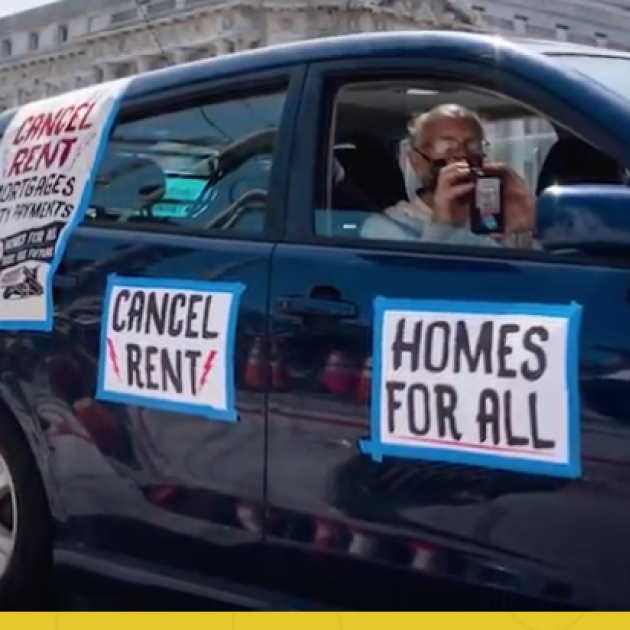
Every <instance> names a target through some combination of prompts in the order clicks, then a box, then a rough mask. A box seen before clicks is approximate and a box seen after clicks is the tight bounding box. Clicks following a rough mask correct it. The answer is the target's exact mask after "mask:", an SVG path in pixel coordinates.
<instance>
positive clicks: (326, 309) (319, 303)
mask: <svg viewBox="0 0 630 630" xmlns="http://www.w3.org/2000/svg"><path fill="white" fill-rule="evenodd" d="M278 302H279V308H280V311H282V313H284V314H285V315H324V316H326V317H334V318H335V319H355V318H356V317H358V315H359V307H358V306H357V305H356V304H354V303H353V302H347V301H345V300H323V299H317V298H310V297H284V298H280V299H279V300H278Z"/></svg>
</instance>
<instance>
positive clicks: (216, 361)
mask: <svg viewBox="0 0 630 630" xmlns="http://www.w3.org/2000/svg"><path fill="white" fill-rule="evenodd" d="M243 289H244V287H243V286H242V285H240V284H235V283H224V282H217V283H213V282H204V281H193V280H183V279H182V280H179V279H172V278H163V279H160V278H124V277H120V276H115V275H114V276H111V277H110V278H109V282H108V286H107V291H106V294H105V299H104V305H103V323H102V330H101V351H100V357H99V377H98V390H97V395H96V397H97V398H100V399H102V400H109V401H112V402H120V403H127V404H130V405H136V406H141V407H151V408H154V409H162V410H165V411H175V412H180V413H189V414H197V415H205V416H207V417H208V418H210V419H212V420H225V421H230V422H235V421H236V420H237V413H236V407H235V401H234V344H235V335H236V321H237V317H238V308H239V301H240V297H241V293H242V291H243Z"/></svg>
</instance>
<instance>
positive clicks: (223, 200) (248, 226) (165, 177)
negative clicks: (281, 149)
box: [86, 90, 285, 233]
mask: <svg viewBox="0 0 630 630" xmlns="http://www.w3.org/2000/svg"><path fill="white" fill-rule="evenodd" d="M284 102H285V92H284V91H276V90H274V91H272V92H265V93H259V94H256V95H251V94H247V95H244V96H243V97H240V98H230V99H229V100H225V101H219V102H216V101H214V102H212V103H209V104H205V105H197V106H195V107H191V108H186V109H181V110H176V111H172V112H168V113H164V114H160V115H153V116H150V117H147V118H141V119H139V120H133V121H131V122H123V123H121V124H118V125H117V126H116V127H115V128H114V131H113V133H112V135H111V138H110V141H109V144H108V146H107V149H106V151H105V155H104V157H103V161H102V163H101V165H100V167H99V172H98V174H97V177H96V181H95V188H94V193H93V195H92V199H91V204H90V208H89V210H88V212H87V216H86V220H87V221H92V222H93V221H99V222H116V223H128V222H131V223H139V222H140V223H143V224H146V225H165V226H174V227H180V228H184V229H195V230H221V231H227V230H229V231H237V232H245V233H261V232H263V231H264V229H265V223H266V199H267V193H268V188H269V177H270V173H271V168H272V165H273V155H274V147H275V138H276V132H277V129H278V126H279V124H280V121H281V118H282V111H283V107H284Z"/></svg>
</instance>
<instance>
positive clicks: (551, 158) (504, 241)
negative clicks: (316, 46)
mask: <svg viewBox="0 0 630 630" xmlns="http://www.w3.org/2000/svg"><path fill="white" fill-rule="evenodd" d="M333 103H334V105H333V111H332V112H331V113H330V121H331V122H332V124H333V133H332V134H331V135H330V137H331V138H332V142H331V143H330V144H329V145H328V146H327V147H326V148H325V150H323V151H322V156H321V158H320V159H321V160H322V161H324V162H325V163H326V165H325V166H323V167H322V169H320V170H319V172H320V173H324V176H323V177H322V181H319V182H317V186H316V187H317V190H318V193H317V199H316V202H315V211H314V231H315V233H316V234H317V235H318V236H320V237H322V236H323V237H328V238H344V239H348V238H350V239H361V240H362V243H363V244H364V245H370V244H374V245H377V244H376V242H375V241H388V242H391V241H396V242H399V243H405V244H407V245H410V244H412V243H431V244H442V245H453V246H462V245H464V246H474V247H483V248H497V247H519V248H522V247H526V248H528V249H535V250H542V249H544V242H543V241H542V238H543V237H542V233H541V232H540V231H539V230H538V225H539V221H538V220H539V217H538V215H537V210H536V208H537V205H536V200H537V197H538V196H539V195H540V194H541V193H542V192H543V191H544V190H545V189H546V188H548V187H549V186H551V185H554V184H576V183H577V184H579V183H589V184H590V183H621V179H620V176H621V169H620V165H619V164H618V163H617V162H615V161H614V160H611V159H610V158H608V157H606V156H604V155H603V154H601V153H599V152H598V151H597V149H596V148H594V147H591V146H590V145H588V144H586V143H585V142H584V141H583V140H581V139H579V138H577V137H573V136H570V134H568V133H567V132H562V137H559V136H558V135H557V133H556V125H555V123H552V122H551V121H550V120H547V119H545V118H544V117H541V116H540V115H534V114H533V112H531V111H530V110H529V109H528V108H527V107H525V106H524V105H522V104H521V103H517V102H515V101H513V100H512V99H508V98H507V97H501V96H498V95H497V94H495V93H487V92H483V91H481V90H478V89H476V88H471V87H468V86H462V85H457V84H454V83H453V84H450V83H446V82H440V83H437V82H433V83H431V82H428V81H424V82H423V81H420V80H419V81H414V80H413V79H410V80H405V81H401V80H398V79H396V80H393V81H384V80H374V81H372V82H366V83H362V84H359V83H357V84H348V85H345V86H343V87H342V88H341V89H339V90H338V91H337V92H336V98H335V99H334V101H333ZM436 108H442V109H441V110H440V112H441V113H440V114H439V118H440V121H441V122H440V123H439V124H438V126H437V127H436V123H435V120H436V119H435V112H436V111H437V110H436ZM444 112H446V113H444ZM449 112H450V113H449ZM427 114H431V115H432V116H434V117H433V118H432V119H431V120H432V122H431V124H429V123H427V124H426V125H425V124H424V123H423V122H422V121H424V120H425V116H426V115H427ZM458 118H462V120H463V123H462V124H464V128H465V129H464V131H462V130H461V129H460V130H459V131H458V132H456V133H455V135H457V134H459V133H463V134H464V136H467V139H464V137H463V136H462V137H460V138H459V139H458V138H453V137H452V134H453V133H454V131H453V130H452V129H451V131H448V128H449V126H452V125H451V123H453V124H455V125H456V126H457V125H458V124H459V123H458V120H457V119H458ZM445 121H446V122H445ZM460 122H462V121H460ZM556 122H557V121H556ZM446 123H448V124H446ZM445 124H446V127H445V126H444V125H445ZM430 129H431V130H432V131H430ZM436 134H437V135H436ZM471 134H472V135H471ZM323 135H325V134H323ZM471 143H472V144H471ZM464 144H465V145H466V147H464ZM440 146H442V147H443V146H445V147H446V149H444V151H446V152H445V153H444V154H440V155H438V153H439V152H440V151H442V150H443V149H441V148H439V147H440ZM449 151H453V152H452V153H449ZM450 161H460V163H461V164H462V166H461V167H458V168H460V170H461V169H463V170H461V172H460V173H459V175H457V177H460V179H458V180H457V181H453V183H452V184H451V186H452V187H458V188H457V191H458V192H456V194H455V193H453V195H451V193H450V191H448V190H447V191H446V193H443V194H442V195H436V189H437V183H438V182H441V181H443V180H442V179H441V178H442V173H446V171H447V169H449V168H451V167H450V166H449V162H450ZM320 177H321V175H320ZM440 189H441V190H443V191H444V190H446V189H445V188H444V187H443V186H442V185H441V186H440ZM447 193H448V194H447ZM445 195H446V196H448V195H451V198H449V199H445ZM553 220H554V219H553V217H551V219H550V218H549V217H546V218H545V223H544V224H545V225H546V226H547V225H548V224H549V221H551V222H552V223H553Z"/></svg>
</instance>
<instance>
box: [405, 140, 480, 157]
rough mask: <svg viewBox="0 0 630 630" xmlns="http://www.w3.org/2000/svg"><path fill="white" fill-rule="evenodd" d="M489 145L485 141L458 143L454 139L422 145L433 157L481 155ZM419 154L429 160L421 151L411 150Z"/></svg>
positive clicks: (415, 148) (417, 149)
mask: <svg viewBox="0 0 630 630" xmlns="http://www.w3.org/2000/svg"><path fill="white" fill-rule="evenodd" d="M488 145H489V143H488V141H487V140H483V139H481V138H472V139H470V140H465V141H464V142H460V141H459V140H455V139H454V138H439V139H438V140H434V141H433V142H431V143H429V144H426V145H424V146H423V147H422V148H423V149H428V150H430V151H431V153H432V154H433V155H434V156H440V157H442V156H448V155H456V154H463V155H483V154H484V153H485V150H486V148H487V147H488ZM413 150H414V151H416V152H417V153H419V154H420V155H421V156H422V157H423V158H425V159H429V158H428V156H427V155H425V154H424V152H423V151H422V150H420V149H419V148H417V147H414V149H413Z"/></svg>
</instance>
